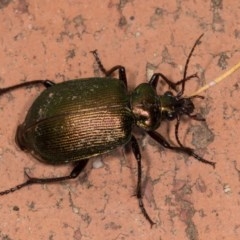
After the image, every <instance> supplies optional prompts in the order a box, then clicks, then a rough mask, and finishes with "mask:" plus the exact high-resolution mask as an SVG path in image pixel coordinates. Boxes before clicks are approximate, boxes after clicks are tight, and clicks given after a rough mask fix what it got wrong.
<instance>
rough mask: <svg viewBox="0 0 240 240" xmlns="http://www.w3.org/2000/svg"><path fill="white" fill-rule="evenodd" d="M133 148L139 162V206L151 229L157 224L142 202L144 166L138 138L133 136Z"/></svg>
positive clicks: (137, 193) (137, 194)
mask: <svg viewBox="0 0 240 240" xmlns="http://www.w3.org/2000/svg"><path fill="white" fill-rule="evenodd" d="M131 146H132V151H133V154H134V156H135V158H136V160H137V166H138V181H137V192H136V196H137V198H138V204H139V207H140V209H141V211H142V213H143V215H144V217H145V218H146V219H147V220H148V222H149V223H150V224H151V227H152V226H153V225H154V224H155V222H153V221H152V219H151V218H150V216H149V215H148V213H147V211H146V209H145V207H144V204H143V200H142V164H141V152H140V149H139V145H138V142H137V140H136V138H135V137H134V136H132V138H131Z"/></svg>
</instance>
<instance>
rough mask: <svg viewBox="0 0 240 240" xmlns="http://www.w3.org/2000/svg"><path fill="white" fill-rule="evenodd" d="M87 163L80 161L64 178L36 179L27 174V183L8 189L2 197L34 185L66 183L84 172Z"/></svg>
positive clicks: (3, 192) (2, 193)
mask: <svg viewBox="0 0 240 240" xmlns="http://www.w3.org/2000/svg"><path fill="white" fill-rule="evenodd" d="M87 163H88V159H84V160H80V161H78V162H77V164H76V166H75V167H74V168H73V170H72V172H71V173H70V174H69V175H67V176H63V177H54V178H34V177H30V176H29V175H28V174H27V173H26V172H25V174H26V176H27V178H28V179H27V181H26V182H24V183H22V184H19V185H17V186H15V187H13V188H10V189H8V190H5V191H2V192H0V196H1V195H5V194H8V193H12V192H15V191H17V190H19V189H21V188H23V187H25V186H28V185H32V184H48V183H53V182H60V181H65V180H69V179H73V178H76V177H77V176H78V175H79V174H80V173H81V172H82V170H83V169H84V167H85V166H86V165H87Z"/></svg>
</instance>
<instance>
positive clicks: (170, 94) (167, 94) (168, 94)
mask: <svg viewBox="0 0 240 240" xmlns="http://www.w3.org/2000/svg"><path fill="white" fill-rule="evenodd" d="M164 95H165V96H167V97H172V96H173V93H172V92H170V91H167V92H165V93H164Z"/></svg>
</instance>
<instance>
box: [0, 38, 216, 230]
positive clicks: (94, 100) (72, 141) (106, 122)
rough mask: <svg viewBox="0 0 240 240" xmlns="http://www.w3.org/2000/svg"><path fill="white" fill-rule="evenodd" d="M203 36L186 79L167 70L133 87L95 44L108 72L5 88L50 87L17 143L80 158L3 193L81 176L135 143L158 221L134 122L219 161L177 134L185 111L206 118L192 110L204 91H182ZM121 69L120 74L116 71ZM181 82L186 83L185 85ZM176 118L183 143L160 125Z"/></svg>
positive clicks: (41, 156) (48, 156)
mask: <svg viewBox="0 0 240 240" xmlns="http://www.w3.org/2000/svg"><path fill="white" fill-rule="evenodd" d="M202 36H203V34H202V35H201V36H200V37H199V38H198V39H197V40H196V42H195V44H194V46H193V47H192V49H191V51H190V53H189V55H188V58H187V61H186V64H185V68H184V73H183V79H182V80H180V81H178V82H176V83H174V82H172V81H170V80H169V79H168V78H167V77H166V76H165V75H164V74H162V73H154V74H153V76H152V77H151V79H150V81H149V82H145V83H141V84H140V85H138V86H137V87H136V88H135V89H134V90H133V91H132V92H129V91H128V89H127V77H126V71H125V68H124V67H123V66H121V65H117V66H114V67H112V68H111V69H110V70H108V71H107V70H106V69H105V68H104V66H103V64H102V62H101V60H100V58H99V56H98V54H97V51H96V50H95V51H92V53H93V56H94V58H95V60H96V62H97V64H98V66H99V69H100V70H101V71H102V72H103V73H104V75H105V77H92V78H86V79H74V80H69V81H66V82H62V83H57V84H55V83H54V82H52V81H50V80H33V81H29V82H24V83H20V84H17V85H14V86H10V87H7V88H2V89H0V95H3V94H5V93H8V92H11V91H14V90H16V89H19V88H23V87H26V86H33V85H43V86H44V87H46V89H45V90H44V91H43V92H42V93H41V94H40V95H39V96H38V97H37V98H36V100H35V101H34V102H33V104H32V106H31V107H30V109H29V110H28V113H27V115H26V118H25V120H24V122H23V123H22V124H21V125H19V126H18V128H17V133H16V138H15V140H16V143H17V145H18V146H19V147H20V149H21V150H23V151H26V152H28V153H30V154H32V155H33V156H34V157H35V158H37V159H38V160H40V161H42V162H44V163H47V164H52V165H57V164H69V163H75V165H74V167H73V170H72V171H71V173H70V174H69V175H67V176H62V177H53V178H35V177H31V176H29V175H28V174H27V173H26V172H25V174H26V177H27V180H26V181H25V182H23V183H22V184H19V185H17V186H15V187H12V188H10V189H8V190H5V191H1V192H0V195H5V194H8V193H12V192H14V191H16V190H19V189H21V188H23V187H25V186H28V185H31V184H47V183H52V182H59V181H65V180H68V179H73V178H76V177H77V176H78V175H79V174H80V173H81V172H82V171H83V169H84V168H85V166H86V165H87V163H88V160H89V158H91V157H93V156H98V155H101V154H103V153H106V152H109V151H111V150H113V149H115V148H116V147H118V146H124V145H126V144H128V143H130V146H131V149H132V152H133V154H134V156H135V159H136V161H137V169H138V174H137V187H136V197H137V199H138V204H139V207H140V209H141V212H142V214H143V215H144V217H145V218H146V219H147V221H148V222H149V223H150V225H151V226H152V225H153V224H154V221H153V220H152V219H151V217H150V216H149V214H148V213H147V211H146V209H145V206H144V203H143V200H142V198H143V196H142V190H141V188H142V186H141V178H142V170H141V152H140V148H139V145H138V142H137V140H136V138H135V137H134V135H133V134H132V128H133V126H137V127H139V128H141V129H143V130H144V131H145V132H146V133H147V134H148V135H149V136H150V137H151V138H153V139H154V140H155V141H156V142H158V143H159V144H161V145H162V146H163V147H164V148H167V149H171V150H174V151H177V152H181V153H185V154H187V155H189V156H192V157H194V158H195V159H197V160H198V161H200V162H202V163H205V164H209V165H211V166H213V167H214V166H215V162H210V161H208V160H206V159H204V158H202V157H201V156H199V155H197V154H196V153H195V152H194V151H193V149H191V148H188V147H185V146H183V144H182V143H181V141H180V139H179V136H178V131H179V125H180V120H181V117H182V116H184V115H186V116H188V117H189V118H191V119H194V120H197V121H205V119H204V118H203V117H202V116H201V115H199V114H193V113H194V109H195V106H194V103H193V101H192V99H194V98H203V97H202V96H198V95H196V96H192V97H183V94H184V89H185V83H186V82H187V81H188V80H190V79H192V78H196V77H197V74H192V75H190V76H187V68H188V64H189V61H190V58H191V56H192V54H193V51H194V49H195V48H196V46H197V45H198V44H199V43H200V39H201V38H202ZM116 71H117V72H118V75H119V78H113V77H112V74H113V73H114V72H116ZM160 78H161V79H162V80H163V81H164V82H165V83H166V84H167V85H168V86H169V87H170V89H171V91H167V92H165V93H164V94H163V95H158V94H157V92H156V88H157V84H158V82H159V80H160ZM178 86H180V87H181V88H180V90H178ZM174 93H175V94H174ZM171 120H176V125H175V138H176V142H177V144H178V146H177V145H171V144H170V143H169V142H168V141H167V140H166V139H165V138H164V137H163V136H162V135H161V134H159V133H158V132H157V131H156V130H157V129H158V128H159V127H160V125H161V122H162V121H171Z"/></svg>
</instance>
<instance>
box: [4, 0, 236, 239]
mask: <svg viewBox="0 0 240 240" xmlns="http://www.w3.org/2000/svg"><path fill="white" fill-rule="evenodd" d="M239 8H240V2H239V1H238V0H230V1H221V0H219V1H215V0H212V1H210V0H206V1H200V0H196V1H193V0H185V1H179V0H176V1H168V0H163V1H157V0H149V1H142V0H138V1H136V0H135V1H134V0H132V1H116V0H109V1H98V0H94V1H93V0H89V1H82V0H64V1H63V0H57V1H56V0H51V1H47V0H41V1H30V0H15V1H10V0H9V1H2V0H0V59H1V64H0V87H6V86H10V85H13V84H17V83H19V82H22V81H29V80H33V79H52V80H54V81H55V82H61V81H65V80H68V79H74V78H83V77H90V76H94V74H96V72H95V73H94V70H95V69H96V64H95V61H94V59H93V57H92V55H91V54H90V53H89V51H91V50H94V49H98V52H99V55H100V56H101V59H102V61H103V63H104V65H105V67H106V68H110V67H112V66H114V65H117V64H122V65H124V66H125V67H126V69H127V76H128V82H129V85H130V87H131V88H133V87H134V86H137V85H138V84H139V83H141V82H144V81H147V79H149V76H150V75H151V74H152V73H153V72H162V73H164V74H165V75H166V76H167V77H169V78H170V79H173V81H177V80H179V79H181V77H182V71H183V68H184V64H185V61H186V57H187V54H188V53H189V51H190V49H191V47H192V45H193V44H194V41H195V40H196V39H197V38H198V36H200V34H201V33H204V37H203V39H202V44H201V45H199V46H198V47H197V49H196V51H195V52H194V56H193V58H192V59H191V62H190V64H189V74H191V73H195V72H198V73H199V76H200V80H199V81H191V82H189V84H187V87H186V93H189V94H191V93H192V92H194V91H195V90H196V89H197V88H199V87H201V86H202V85H204V84H205V83H207V82H209V81H211V80H212V79H213V78H215V77H217V76H219V75H221V74H222V73H223V72H224V70H226V69H227V68H230V67H231V66H233V65H234V64H236V63H237V62H238V61H239V60H240V52H239V51H240V27H239V26H240V25H239V19H240V11H239ZM239 76H240V71H238V72H236V73H234V74H233V75H232V76H230V77H229V78H228V79H227V80H225V81H224V82H222V83H220V84H218V85H216V86H214V87H212V88H210V89H209V90H207V91H206V92H204V93H203V95H204V96H205V100H203V101H200V100H196V101H195V102H196V108H197V110H199V111H201V112H202V114H203V115H204V116H205V117H206V119H207V122H206V123H200V122H196V121H193V120H192V121H185V122H184V123H182V125H181V130H180V138H181V139H182V140H183V142H184V144H185V145H187V146H191V147H194V148H196V152H197V153H198V154H200V155H201V156H204V158H206V159H208V160H211V161H216V162H217V165H216V169H212V168H211V167H209V166H207V165H204V164H201V163H199V162H198V161H196V160H195V159H193V158H191V157H190V158H189V157H187V156H185V155H182V154H177V153H174V152H171V151H169V150H165V149H163V148H162V147H160V146H159V145H158V144H157V143H155V142H154V141H153V140H151V139H149V138H147V139H146V138H142V136H141V135H137V138H138V139H139V142H140V143H141V149H142V155H143V175H144V177H145V179H146V181H145V182H146V184H145V196H144V202H145V205H146V208H147V211H148V212H149V214H150V216H151V217H152V218H153V220H154V221H155V222H156V225H155V226H153V228H152V229H150V226H149V224H148V222H147V221H146V220H145V219H144V217H143V216H142V214H141V213H140V210H139V208H138V203H137V200H136V199H135V198H134V197H132V196H133V194H134V190H135V186H136V161H135V159H134V157H133V156H132V154H131V153H126V152H124V151H123V149H118V150H116V151H114V152H113V153H111V154H108V155H106V156H104V157H103V162H104V165H103V167H102V168H99V169H93V170H92V171H90V173H89V174H88V176H87V178H85V179H84V180H81V179H79V180H73V181H69V182H66V183H62V184H52V185H45V186H31V187H28V188H25V189H22V190H21V191H18V192H15V193H13V194H9V195H6V196H1V197H0V218H1V220H0V238H1V239H5V240H6V239H8V240H10V239H11V240H27V239H39V240H40V239H51V240H53V239H57V240H62V239H64V240H65V239H75V240H76V239H77V240H88V239H98V240H101V239H104V240H110V239H111V240H113V239H114V240H127V239H129V240H130V239H131V240H132V239H138V240H146V239H151V240H160V239H161V240H169V239H171V240H174V239H178V240H179V239H186V240H202V239H211V240H213V239H217V240H222V239H231V240H235V239H236V240H237V239H240V196H239V194H240V187H239V186H240V159H239V153H240V152H239V136H240V130H239V129H240V104H239V99H240V78H239ZM42 89H43V88H42V87H38V88H31V89H22V90H19V91H16V92H14V93H11V94H7V95H4V96H2V97H1V99H0V122H1V124H0V175H1V177H0V191H1V190H5V189H7V188H10V187H12V186H15V185H16V184H18V183H20V182H22V181H24V174H23V171H24V168H28V170H29V172H30V174H31V175H32V176H41V177H47V176H60V175H63V174H66V173H68V172H69V171H70V169H71V167H70V166H63V167H53V166H46V165H44V164H41V163H39V162H38V161H37V160H35V159H33V158H32V157H31V156H29V155H28V154H25V153H23V152H21V151H20V150H19V149H18V148H17V146H16V145H15V142H14V137H15V131H16V127H17V125H18V124H20V123H21V122H22V121H23V119H24V116H25V114H26V112H27V110H28V108H29V106H30V105H31V103H32V101H33V100H34V98H35V97H36V96H37V95H38V94H39V92H40V91H42ZM158 91H159V92H160V94H162V93H163V92H164V91H165V90H164V89H162V88H161V87H159V88H158ZM159 131H160V132H162V133H163V134H165V135H166V136H167V135H168V133H169V135H170V136H169V137H170V138H171V139H174V138H173V137H174V122H172V123H170V124H163V125H162V126H161V127H160V129H159ZM143 143H144V144H143Z"/></svg>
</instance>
